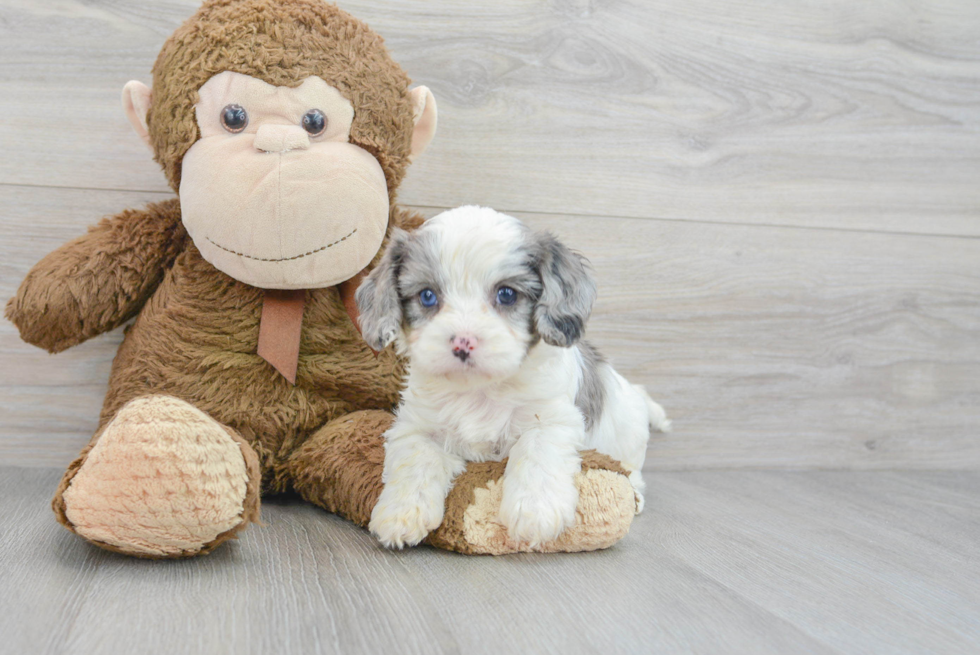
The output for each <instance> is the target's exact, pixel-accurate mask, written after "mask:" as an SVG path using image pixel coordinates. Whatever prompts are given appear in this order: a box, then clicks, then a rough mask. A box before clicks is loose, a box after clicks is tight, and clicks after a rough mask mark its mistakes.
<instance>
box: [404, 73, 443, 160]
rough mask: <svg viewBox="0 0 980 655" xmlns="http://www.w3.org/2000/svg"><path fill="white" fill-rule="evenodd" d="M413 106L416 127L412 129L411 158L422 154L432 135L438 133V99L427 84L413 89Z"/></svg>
mask: <svg viewBox="0 0 980 655" xmlns="http://www.w3.org/2000/svg"><path fill="white" fill-rule="evenodd" d="M411 93H412V107H413V109H414V111H415V129H414V130H413V131H412V152H411V154H410V155H409V157H410V158H412V159H415V158H416V157H418V156H419V155H421V154H422V151H423V150H425V149H426V148H427V147H428V145H429V143H430V142H431V141H432V137H434V136H435V135H436V123H437V122H438V121H437V110H436V99H435V97H434V96H433V95H432V91H429V87H427V86H419V87H416V88H414V89H412V91H411Z"/></svg>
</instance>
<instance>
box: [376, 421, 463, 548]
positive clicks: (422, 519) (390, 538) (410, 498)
mask: <svg viewBox="0 0 980 655" xmlns="http://www.w3.org/2000/svg"><path fill="white" fill-rule="evenodd" d="M387 439H388V441H387V443H386V444H385V466H384V475H383V478H384V483H385V486H384V490H383V491H382V492H381V497H380V498H379V499H378V504H377V505H375V506H374V511H372V512H371V522H370V523H369V524H368V529H369V530H371V532H372V533H373V534H374V535H375V536H376V537H377V538H378V539H379V540H380V541H381V543H382V544H384V545H385V546H386V547H388V548H404V547H405V546H414V545H416V544H418V543H419V542H420V541H422V540H423V539H425V537H426V536H427V535H428V534H429V532H431V531H432V530H435V529H436V528H438V527H439V524H440V523H442V518H443V513H444V511H445V503H446V495H447V494H448V493H449V489H450V488H451V487H452V483H453V478H455V477H456V476H457V475H459V474H460V473H461V472H462V471H463V469H465V468H466V462H464V461H463V459H462V458H460V457H457V456H456V455H452V454H450V453H447V452H446V451H445V450H444V449H443V447H442V446H441V445H440V444H438V443H436V442H435V441H434V440H432V439H431V438H430V437H427V436H425V435H424V434H419V433H417V432H415V431H413V430H412V429H411V426H407V425H405V424H403V423H401V424H400V423H399V422H396V423H395V425H394V426H392V428H391V430H390V431H389V432H388V435H387Z"/></svg>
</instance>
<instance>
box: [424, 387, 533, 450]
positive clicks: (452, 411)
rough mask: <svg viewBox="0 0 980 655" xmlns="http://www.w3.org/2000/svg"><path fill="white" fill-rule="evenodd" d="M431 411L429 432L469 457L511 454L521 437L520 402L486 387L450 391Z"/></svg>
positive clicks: (430, 408)
mask: <svg viewBox="0 0 980 655" xmlns="http://www.w3.org/2000/svg"><path fill="white" fill-rule="evenodd" d="M442 400H443V402H442V403H440V404H439V405H438V406H432V405H430V406H429V407H428V408H427V409H428V411H426V412H425V414H427V415H428V416H427V418H428V421H426V422H427V423H428V428H429V430H428V431H429V435H430V436H431V437H432V438H433V439H434V440H436V441H437V442H439V443H441V444H442V446H443V447H444V448H445V449H446V450H447V451H449V452H451V453H454V454H456V455H459V456H460V457H462V458H464V459H466V460H469V461H478V462H479V461H487V460H499V459H503V458H504V457H507V455H508V453H509V452H510V449H511V446H513V445H514V442H515V441H517V439H518V437H520V430H519V427H518V422H517V421H516V420H515V415H516V414H517V413H518V410H519V409H520V406H519V404H517V403H514V402H507V399H502V398H499V397H494V396H493V395H491V394H487V393H485V392H483V391H471V392H468V393H459V394H452V395H450V394H447V395H446V396H444V397H443V399H442Z"/></svg>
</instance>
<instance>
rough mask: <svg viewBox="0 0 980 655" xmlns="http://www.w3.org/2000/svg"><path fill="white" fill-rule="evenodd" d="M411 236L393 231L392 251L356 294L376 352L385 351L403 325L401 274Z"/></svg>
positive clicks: (368, 338) (367, 337)
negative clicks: (406, 246)
mask: <svg viewBox="0 0 980 655" xmlns="http://www.w3.org/2000/svg"><path fill="white" fill-rule="evenodd" d="M408 238H409V237H408V233H407V232H405V231H404V230H401V229H399V228H394V229H392V231H391V239H390V240H389V242H388V249H387V250H385V254H384V255H382V256H381V261H380V262H378V265H377V266H376V267H375V268H374V270H373V271H371V273H370V274H368V276H367V277H366V278H365V279H364V282H362V283H361V286H360V287H358V289H357V293H355V294H354V300H356V301H357V309H358V312H360V324H361V334H362V335H364V340H365V341H367V342H368V344H369V345H370V346H371V347H372V348H374V349H375V350H379V351H380V350H384V349H385V348H386V347H387V346H388V345H389V344H390V343H391V342H392V341H394V340H395V337H397V336H398V331H399V330H400V329H401V324H402V304H401V299H400V298H399V297H398V272H399V270H400V269H401V266H402V262H403V260H404V258H405V250H406V248H405V245H406V243H407V242H408Z"/></svg>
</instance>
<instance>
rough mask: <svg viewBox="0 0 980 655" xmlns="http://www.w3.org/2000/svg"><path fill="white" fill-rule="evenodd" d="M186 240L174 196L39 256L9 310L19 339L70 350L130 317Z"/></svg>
mask: <svg viewBox="0 0 980 655" xmlns="http://www.w3.org/2000/svg"><path fill="white" fill-rule="evenodd" d="M185 241H186V232H185V231H184V228H183V225H182V224H181V222H180V203H179V200H178V199H176V198H174V199H172V200H165V201H163V202H160V203H153V204H150V205H147V207H146V208H145V209H139V210H136V209H128V210H126V211H123V212H121V213H119V214H116V215H115V216H111V217H109V218H104V219H102V220H101V221H100V222H99V223H98V224H96V225H94V226H92V227H91V228H89V231H88V233H87V234H85V235H84V236H81V237H79V238H77V239H75V240H74V241H70V242H68V243H66V244H65V245H63V246H62V247H60V248H58V249H57V250H55V251H54V252H52V253H51V254H49V255H48V256H46V257H45V258H44V259H42V260H41V261H40V262H38V263H37V264H36V265H35V266H34V268H32V269H31V271H30V272H29V273H28V274H27V277H26V278H25V279H24V281H23V282H22V283H21V285H20V288H19V289H18V290H17V295H15V296H14V297H13V298H11V299H10V302H8V303H7V309H6V312H5V313H6V316H7V318H8V319H9V320H10V321H11V322H12V323H13V324H14V325H16V326H17V328H18V329H19V330H20V335H21V337H22V338H23V339H24V341H26V342H28V343H31V344H34V345H35V346H39V347H41V348H44V349H45V350H47V351H49V352H52V353H55V352H60V351H62V350H65V349H66V348H70V347H71V346H74V345H77V344H79V343H81V342H83V341H85V340H86V339H90V338H92V337H94V336H96V335H99V334H102V333H103V332H107V331H109V330H112V329H113V328H115V327H118V326H119V325H122V324H123V323H124V322H125V321H126V320H128V319H130V318H132V317H133V316H135V315H136V313H137V312H139V310H140V308H142V306H143V304H144V303H145V302H146V301H147V300H148V299H149V297H150V295H152V293H153V291H154V290H155V289H156V288H157V286H158V285H159V284H160V281H161V280H162V279H163V274H164V272H165V271H166V269H167V268H169V267H170V265H171V264H173V261H174V259H175V258H176V257H177V255H178V254H179V253H180V252H181V250H182V249H183V248H184V246H185Z"/></svg>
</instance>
